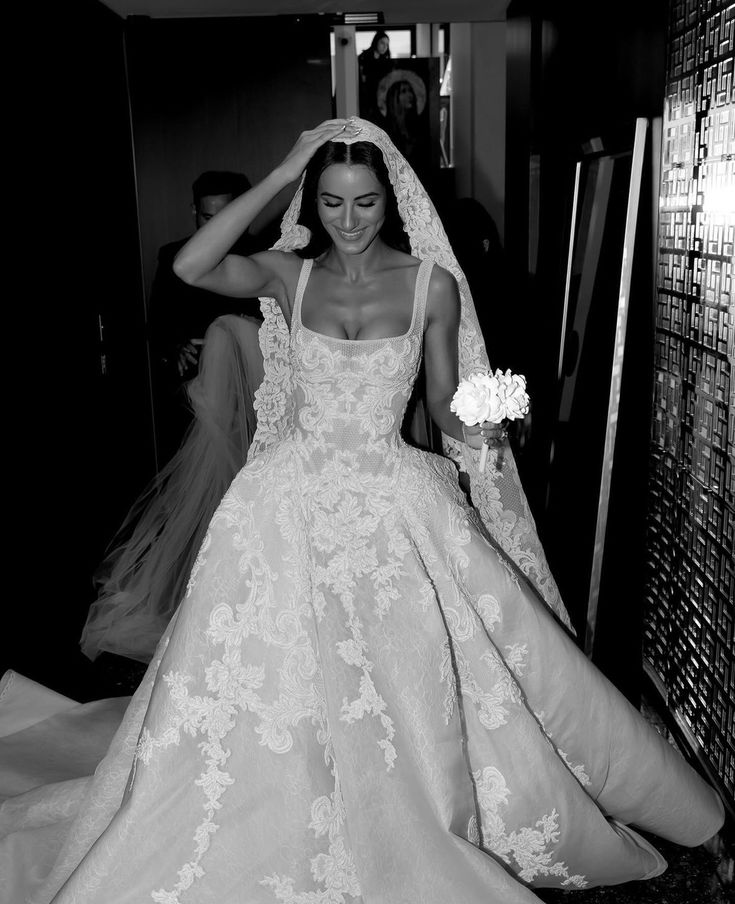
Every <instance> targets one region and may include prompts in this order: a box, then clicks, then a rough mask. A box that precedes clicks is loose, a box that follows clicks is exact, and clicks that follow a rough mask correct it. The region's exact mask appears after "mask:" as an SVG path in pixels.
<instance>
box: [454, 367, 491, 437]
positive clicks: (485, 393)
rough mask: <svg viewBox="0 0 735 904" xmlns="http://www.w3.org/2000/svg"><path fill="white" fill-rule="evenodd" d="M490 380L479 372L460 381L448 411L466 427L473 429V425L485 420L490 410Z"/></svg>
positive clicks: (488, 376) (487, 375) (486, 375)
mask: <svg viewBox="0 0 735 904" xmlns="http://www.w3.org/2000/svg"><path fill="white" fill-rule="evenodd" d="M490 379H491V377H490V375H489V374H483V373H480V372H478V373H474V374H470V376H469V377H468V378H467V379H466V380H460V383H459V386H458V387H457V391H456V392H455V393H454V396H453V397H452V401H451V403H450V405H449V410H450V411H452V412H454V414H456V415H457V417H458V418H459V419H460V420H461V421H462V423H464V424H467V426H468V427H474V426H475V424H481V423H482V422H483V421H484V420H487V412H488V410H489V408H490V384H489V381H490Z"/></svg>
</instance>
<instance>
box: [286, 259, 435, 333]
mask: <svg viewBox="0 0 735 904" xmlns="http://www.w3.org/2000/svg"><path fill="white" fill-rule="evenodd" d="M425 264H433V262H432V261H430V260H428V259H427V258H424V259H423V260H421V261H420V262H419V265H418V267H417V268H416V282H415V283H414V287H413V303H412V310H411V323H410V324H409V327H408V329H407V330H406V332H405V333H401V334H400V335H399V336H381V337H379V338H377V339H350V338H349V337H341V336H329V335H327V334H326V333H319V332H317V331H316V330H312V329H311V327H308V326H306V324H305V323H304V321H303V318H302V316H301V308H302V302H303V300H304V292H305V291H306V285H307V283H308V282H309V276H310V275H311V271H312V268H313V266H314V258H313V257H307V258H304V261H303V263H302V264H301V271H300V273H299V281H298V283H297V286H296V297H295V299H294V306H293V313H292V315H291V333H292V334H293V327H294V325H296V324H298V326H299V327H300V328H301V329H302V330H304V331H305V332H307V333H311V335H312V336H317V337H318V338H319V339H326V340H328V341H331V342H343V343H345V342H348V343H352V344H358V343H359V344H365V343H369V342H373V343H375V342H396V341H398V340H399V339H407V338H408V337H409V336H410V335H411V333H412V332H413V331H414V328H415V326H416V315H417V312H418V308H419V305H418V296H419V288H420V286H421V271H422V269H423V268H424V265H425Z"/></svg>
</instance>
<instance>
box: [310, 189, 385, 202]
mask: <svg viewBox="0 0 735 904" xmlns="http://www.w3.org/2000/svg"><path fill="white" fill-rule="evenodd" d="M319 195H320V197H322V198H323V197H324V196H325V195H327V196H328V197H330V198H336V199H337V200H338V201H344V198H343V197H342V196H341V195H335V194H334V192H331V191H321V192H319ZM379 197H380V192H377V191H369V192H366V193H365V194H364V195H358V196H357V197H356V198H355V200H356V201H360V200H361V199H362V198H379Z"/></svg>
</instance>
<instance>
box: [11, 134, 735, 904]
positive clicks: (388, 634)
mask: <svg viewBox="0 0 735 904" xmlns="http://www.w3.org/2000/svg"><path fill="white" fill-rule="evenodd" d="M304 170H305V173H304V179H303V183H302V189H301V190H300V191H299V192H298V193H297V195H296V197H295V198H294V201H293V203H292V205H291V208H290V209H289V211H288V213H287V215H286V217H285V219H284V224H283V234H282V237H281V240H280V241H279V242H278V243H277V246H276V248H275V249H274V250H272V251H269V252H264V253H261V254H257V255H254V256H253V257H251V258H248V259H242V258H236V257H231V256H228V255H226V249H227V248H228V247H230V245H231V244H232V242H233V240H234V238H235V237H236V236H237V235H239V234H240V233H241V232H242V231H244V229H245V228H246V227H247V225H248V223H249V222H250V221H251V220H252V218H253V217H255V216H256V215H257V213H258V212H259V211H260V210H261V209H262V207H263V206H264V205H265V204H266V203H267V202H268V201H269V200H270V199H271V198H272V197H273V196H274V195H275V194H276V193H277V192H278V191H279V190H280V189H281V188H282V187H283V186H284V185H285V184H287V183H288V182H290V181H292V180H293V179H294V178H296V177H298V176H299V175H300V174H301V173H302V171H304ZM404 245H405V246H406V248H407V250H404ZM175 267H176V271H177V273H178V274H179V275H180V276H181V277H182V278H183V279H185V280H187V281H189V282H191V283H193V284H195V285H199V286H203V287H205V288H208V289H210V290H213V291H217V292H221V293H223V294H228V295H234V296H239V295H242V296H244V297H247V296H252V295H254V294H257V295H260V296H262V298H263V301H262V307H263V313H264V317H265V321H264V325H263V327H262V329H261V337H260V338H261V348H262V350H263V363H264V372H265V376H264V379H263V383H262V385H261V387H260V389H259V390H258V392H257V394H256V409H257V413H258V424H257V431H256V433H255V436H254V440H253V444H252V446H251V448H250V452H249V457H248V462H247V464H246V465H245V467H244V468H242V470H241V471H240V472H239V473H238V475H237V476H236V478H235V480H234V481H233V483H232V485H231V486H230V488H229V490H228V491H227V493H226V494H225V496H224V498H223V500H222V502H221V504H220V505H219V508H218V509H217V511H216V513H215V515H214V517H213V518H212V520H211V523H210V525H209V529H208V531H207V534H206V537H205V538H204V541H203V543H202V546H201V549H200V551H199V554H198V556H197V558H196V562H195V564H194V567H193V569H192V572H191V576H190V578H189V582H188V586H187V589H186V595H185V598H184V599H183V601H182V602H181V605H180V606H179V607H178V609H177V610H176V611H175V613H174V615H173V617H172V618H171V621H170V623H169V625H168V627H167V629H166V631H165V634H164V636H163V638H162V640H161V642H160V644H159V645H158V648H157V651H156V654H155V656H154V658H153V661H152V662H151V665H150V666H149V668H148V671H147V673H146V677H145V678H144V680H143V682H142V684H141V686H140V687H139V689H138V691H137V692H136V694H135V696H134V697H133V699H132V702H131V703H130V706H129V707H128V709H127V711H126V714H125V716H124V718H123V721H122V724H121V726H120V729H119V730H118V732H117V734H116V736H115V739H114V740H113V742H112V744H111V746H110V748H109V751H108V753H107V755H106V756H105V758H104V759H103V760H102V762H101V764H100V766H99V767H98V769H97V771H96V773H95V776H94V778H93V779H92V780H91V781H90V782H89V785H88V787H87V789H86V791H85V795H84V797H83V799H82V800H81V802H80V804H79V806H78V814H77V815H76V818H75V819H74V821H73V822H72V823H71V826H70V828H69V830H68V832H67V833H66V841H65V843H64V845H63V847H62V849H61V850H60V852H59V853H58V856H57V857H56V861H55V864H54V865H53V868H52V869H51V871H50V874H49V875H48V876H47V877H46V878H45V880H41V879H39V881H38V883H37V886H38V887H37V888H36V890H35V891H33V892H32V894H31V896H30V897H29V898H28V900H29V901H32V902H34V904H41V902H48V901H51V900H54V901H55V902H57V904H83V902H84V904H93V902H95V904H103V902H104V904H127V902H130V904H132V902H136V904H137V902H142V901H154V902H158V904H189V902H191V904H205V902H212V904H214V902H217V904H244V902H248V904H250V902H284V904H349V902H365V904H377V902H380V904H409V902H410V904H416V902H422V904H448V902H457V904H475V902H476V904H480V902H482V904H488V902H489V904H523V902H532V901H534V900H537V899H536V898H535V896H534V894H533V892H532V891H531V888H532V887H563V888H587V887H591V886H594V885H600V884H614V883H619V882H625V881H628V880H630V879H640V878H648V877H651V876H655V875H658V874H659V873H660V872H662V871H663V869H665V866H666V864H665V861H664V860H663V858H662V857H661V856H660V855H659V854H658V852H657V851H656V850H655V849H654V848H653V847H652V846H651V845H650V844H649V843H648V842H647V841H646V840H645V839H644V838H643V837H642V836H640V835H639V834H637V833H636V832H635V831H634V830H633V829H631V828H629V827H628V825H629V824H634V825H636V826H637V827H639V828H641V829H643V830H645V831H648V832H653V833H655V834H658V835H660V836H661V837H665V838H668V839H670V840H673V841H675V842H678V843H681V844H689V845H696V844H700V843H701V842H702V841H704V840H706V839H707V838H709V837H710V836H711V835H713V834H714V833H715V832H716V831H717V829H718V828H719V826H720V825H721V823H722V820H723V807H722V804H721V802H720V800H719V798H718V797H717V795H716V793H715V792H714V791H713V790H712V789H711V788H710V787H709V786H708V785H707V784H706V783H704V782H703V781H702V780H701V779H700V778H699V776H698V775H697V774H696V773H695V772H694V771H693V770H691V769H690V767H689V766H688V765H687V764H686V763H685V762H684V761H683V760H682V759H681V758H680V757H679V755H678V754H677V753H676V752H675V751H674V750H673V749H672V748H671V747H670V746H669V745H668V744H667V742H666V741H665V740H663V739H662V738H661V737H660V736H659V735H658V734H657V733H656V732H655V731H654V730H653V729H652V728H650V727H649V726H648V725H647V723H646V722H645V721H644V720H643V719H642V718H641V716H640V715H639V714H638V713H637V712H636V711H635V710H634V709H633V707H631V706H630V704H628V703H627V701H626V700H625V699H624V698H623V697H622V696H621V695H620V694H619V693H618V692H617V691H616V690H615V689H614V688H613V687H612V686H611V685H610V684H609V682H607V681H606V679H605V678H604V677H603V676H602V675H601V674H600V673H599V672H598V671H597V670H596V669H595V668H594V667H593V666H592V665H591V664H590V663H589V662H588V660H587V659H586V658H585V657H584V656H583V654H582V653H581V652H580V651H579V650H578V648H577V647H576V645H575V643H574V641H573V639H572V638H571V637H570V635H569V633H568V631H567V630H566V629H565V628H564V627H563V626H562V624H560V621H564V615H565V614H564V612H563V607H562V606H561V603H560V602H559V600H558V595H557V593H556V590H555V587H554V585H553V581H552V579H551V577H550V575H549V574H548V569H547V567H546V565H545V562H544V560H543V555H542V553H541V551H540V549H539V547H538V542H537V539H536V536H535V531H534V528H533V522H532V520H531V519H530V515H529V513H528V512H527V510H526V508H525V502H524V498H523V496H522V491H521V490H520V485H519V483H518V480H517V475H516V472H515V469H514V465H513V462H512V457H511V456H510V455H509V454H508V453H507V450H504V452H503V455H502V461H501V456H499V454H498V452H497V450H496V449H493V450H492V451H491V453H490V455H489V460H488V466H487V468H486V470H485V472H484V473H480V471H479V469H478V467H477V459H478V458H479V452H478V450H479V448H481V446H482V443H483V442H485V441H490V440H493V441H497V437H495V436H494V434H493V431H492V430H491V429H490V428H489V427H488V425H484V427H483V428H482V429H480V428H478V429H470V428H463V426H462V424H461V423H460V422H459V420H457V419H456V418H455V417H454V415H452V414H451V412H450V410H449V401H450V399H451V397H452V395H453V393H454V390H455V389H456V386H457V382H458V378H459V376H461V375H464V374H466V373H467V372H469V371H470V370H472V369H476V368H478V367H482V366H486V365H487V360H486V357H485V352H484V348H483V346H482V342H481V339H480V334H479V329H478V327H477V319H476V316H475V312H474V307H473V305H472V299H471V297H470V296H469V292H468V290H467V286H466V281H465V280H464V278H463V276H462V273H461V271H460V270H459V268H458V266H457V264H456V260H455V258H454V255H453V254H452V252H451V249H450V248H449V245H448V243H447V240H446V236H445V234H444V231H443V229H442V228H441V224H440V223H439V222H438V219H437V217H436V214H435V212H434V209H433V207H432V205H431V203H430V201H429V199H428V197H427V196H426V194H425V193H424V191H423V189H422V188H421V185H420V184H419V183H418V181H417V180H416V178H415V175H414V174H413V172H412V171H411V170H410V168H409V167H408V165H407V164H406V162H405V160H403V158H402V157H401V156H400V155H399V154H398V152H397V151H396V149H395V148H394V147H393V145H392V144H391V143H390V141H389V140H388V138H387V136H386V135H385V134H384V133H383V132H382V131H381V130H380V129H378V128H377V127H375V126H373V125H371V124H369V123H367V122H362V121H360V120H349V121H345V120H330V121H328V122H326V123H323V124H322V125H321V126H319V127H317V128H316V129H314V130H311V131H309V132H305V133H303V134H302V136H301V137H300V138H299V140H298V141H297V143H296V145H295V146H294V148H293V149H292V151H291V152H290V154H289V155H288V156H287V158H286V159H285V160H284V161H283V163H282V164H281V165H280V166H278V167H277V168H276V169H275V170H274V171H273V172H272V173H271V174H270V175H269V176H268V177H266V179H265V180H264V181H263V182H261V183H260V184H259V185H257V186H256V187H254V188H253V189H251V190H250V191H249V192H247V193H246V194H244V195H242V196H241V197H240V198H238V199H236V200H235V201H233V202H232V203H231V204H230V205H229V206H228V207H227V208H225V209H224V210H223V211H222V212H221V213H219V214H218V215H217V216H216V217H214V218H213V219H212V220H211V221H209V223H208V224H207V225H206V226H205V227H203V228H202V229H201V230H200V231H199V232H198V233H197V234H196V235H195V236H194V237H193V238H192V239H191V240H190V242H189V243H188V244H187V245H186V246H185V247H184V248H183V249H182V250H181V252H180V254H179V257H178V258H177V261H176V264H175ZM422 356H423V358H424V360H425V364H426V381H427V382H426V397H427V404H428V408H429V411H430V413H431V415H432V417H433V419H434V420H435V422H436V423H437V424H438V426H439V427H440V428H441V430H442V432H443V434H444V437H445V442H446V447H447V451H448V452H449V453H450V454H451V455H452V456H453V457H454V458H455V460H456V461H458V462H459V464H461V465H462V466H463V468H464V469H465V470H467V471H468V472H469V473H470V477H471V484H472V486H471V489H472V498H473V506H470V505H469V504H468V502H467V500H466V498H465V496H464V495H463V493H462V492H461V490H460V488H459V485H458V482H457V468H456V466H455V464H453V463H452V462H450V461H449V460H447V459H446V458H443V457H441V456H437V455H432V454H430V453H426V452H422V451H419V450H417V449H415V448H412V447H410V446H408V445H406V444H405V443H404V442H403V441H402V440H401V438H400V433H399V429H400V426H401V420H402V417H403V413H404V410H405V406H406V403H407V401H408V397H409V395H410V392H411V388H412V385H413V382H414V380H415V378H416V375H417V372H418V369H419V365H420V363H421V359H422ZM49 794H51V795H53V796H54V803H53V805H51V804H49V805H48V811H47V812H48V813H50V812H51V811H54V812H63V813H64V815H68V809H69V808H67V809H66V810H64V806H63V804H62V803H60V802H59V798H60V797H61V798H63V795H64V789H63V788H59V787H56V788H54V789H52V790H51V791H49ZM34 808H35V811H34V812H35V814H36V816H38V812H39V811H43V808H44V796H43V790H42V789H39V790H37V791H35V792H30V798H29V800H28V803H27V806H26V808H25V811H24V810H23V806H22V804H21V805H19V804H18V803H17V802H16V803H15V804H14V808H13V812H16V813H18V814H21V815H19V817H18V818H19V819H22V818H24V819H26V822H25V825H26V826H27V825H28V824H29V822H28V820H29V819H30V817H29V813H30V811H32V810H34ZM48 818H51V817H50V816H48Z"/></svg>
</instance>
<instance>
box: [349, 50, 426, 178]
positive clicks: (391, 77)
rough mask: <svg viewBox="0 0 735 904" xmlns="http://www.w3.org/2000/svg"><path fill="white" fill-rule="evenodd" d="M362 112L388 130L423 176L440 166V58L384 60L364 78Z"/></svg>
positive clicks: (361, 96) (361, 114) (361, 100)
mask: <svg viewBox="0 0 735 904" xmlns="http://www.w3.org/2000/svg"><path fill="white" fill-rule="evenodd" d="M360 116H361V117H362V118H363V119H369V120H370V121H371V122H374V123H376V125H379V126H380V127H381V128H382V129H385V131H386V132H387V133H388V135H389V136H390V137H391V139H392V141H393V143H394V144H395V145H396V147H397V148H398V150H399V151H400V152H401V153H402V154H403V156H404V157H405V158H406V159H407V160H408V162H409V163H410V164H411V166H412V167H413V168H414V169H415V170H416V172H417V173H418V175H419V177H420V178H423V179H427V180H428V179H429V178H430V176H431V174H432V172H434V171H435V170H436V169H437V168H438V166H439V60H438V59H437V58H434V57H427V58H421V59H416V58H411V59H388V60H383V61H381V62H380V63H379V64H376V65H375V66H374V67H371V72H370V78H369V79H367V80H365V81H363V82H361V90H360Z"/></svg>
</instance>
